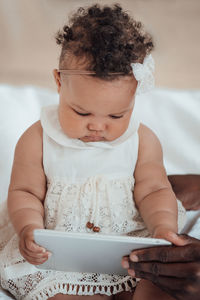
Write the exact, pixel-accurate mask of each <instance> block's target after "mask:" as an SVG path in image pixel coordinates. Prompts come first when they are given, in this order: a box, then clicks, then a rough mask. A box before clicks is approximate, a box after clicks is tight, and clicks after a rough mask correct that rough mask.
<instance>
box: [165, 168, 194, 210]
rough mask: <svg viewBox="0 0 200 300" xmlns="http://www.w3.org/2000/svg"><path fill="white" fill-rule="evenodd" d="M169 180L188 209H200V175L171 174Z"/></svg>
mask: <svg viewBox="0 0 200 300" xmlns="http://www.w3.org/2000/svg"><path fill="white" fill-rule="evenodd" d="M168 180H169V182H170V183H171V186H172V189H173V191H174V193H175V194H176V197H177V198H178V199H179V200H180V201H181V202H182V204H183V206H184V207H185V209H186V210H199V209H200V175H193V174H186V175H169V176H168Z"/></svg>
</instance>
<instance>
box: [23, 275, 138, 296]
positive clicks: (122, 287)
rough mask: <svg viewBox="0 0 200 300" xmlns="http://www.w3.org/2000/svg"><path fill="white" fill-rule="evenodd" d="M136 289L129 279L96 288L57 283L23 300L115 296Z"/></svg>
mask: <svg viewBox="0 0 200 300" xmlns="http://www.w3.org/2000/svg"><path fill="white" fill-rule="evenodd" d="M135 287H136V280H135V279H133V278H130V279H129V280H128V281H126V282H123V283H120V284H116V285H113V286H103V285H101V286H97V285H81V284H79V285H77V284H73V285H72V284H66V283H64V282H61V283H57V284H55V285H53V286H52V287H48V288H44V289H43V290H42V291H40V292H39V294H37V295H34V294H35V291H34V293H33V294H32V293H30V294H29V295H28V296H26V297H25V298H24V300H30V298H31V299H32V300H44V299H48V298H49V297H53V296H55V295H56V294H58V293H61V294H64V295H78V296H93V295H95V294H101V295H107V296H111V295H115V294H117V293H120V292H123V291H127V292H131V291H133V290H134V288H135Z"/></svg>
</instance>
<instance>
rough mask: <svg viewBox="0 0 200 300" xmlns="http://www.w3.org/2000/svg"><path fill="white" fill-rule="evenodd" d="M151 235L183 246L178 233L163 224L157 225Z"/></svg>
mask: <svg viewBox="0 0 200 300" xmlns="http://www.w3.org/2000/svg"><path fill="white" fill-rule="evenodd" d="M152 237H153V238H157V239H165V240H167V241H169V242H171V243H172V244H174V245H176V246H184V242H183V240H182V239H181V238H180V237H179V235H178V234H177V233H176V232H174V231H173V230H172V228H168V227H165V226H157V227H156V228H155V230H154V232H153V236H152Z"/></svg>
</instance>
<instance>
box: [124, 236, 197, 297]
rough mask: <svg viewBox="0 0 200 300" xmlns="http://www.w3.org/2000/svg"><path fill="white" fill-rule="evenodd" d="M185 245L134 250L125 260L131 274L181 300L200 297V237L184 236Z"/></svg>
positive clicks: (125, 265) (125, 266)
mask: <svg viewBox="0 0 200 300" xmlns="http://www.w3.org/2000/svg"><path fill="white" fill-rule="evenodd" d="M180 237H181V238H182V239H183V241H184V246H174V245H173V246H160V247H153V248H146V249H142V250H136V251H133V252H132V253H131V254H130V256H129V257H124V258H123V259H122V266H123V267H124V268H126V269H129V270H128V273H129V275H131V276H135V277H137V278H143V279H147V280H150V281H152V282H153V283H154V284H155V285H156V286H158V287H159V288H161V289H162V290H163V291H165V292H166V293H168V294H169V295H171V296H172V297H174V298H175V299H177V300H199V299H200V240H197V239H194V238H192V237H189V236H187V235H180Z"/></svg>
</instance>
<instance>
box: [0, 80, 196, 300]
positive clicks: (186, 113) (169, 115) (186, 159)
mask: <svg viewBox="0 0 200 300" xmlns="http://www.w3.org/2000/svg"><path fill="white" fill-rule="evenodd" d="M55 103H58V95H57V93H55V92H53V91H51V90H47V89H42V88H38V87H33V86H22V87H14V86H9V85H0V138H1V139H0V178H1V180H0V201H3V200H5V199H6V196H7V189H8V185H9V178H10V172H11V166H12V160H13V154H14V148H15V145H16V142H17V140H18V138H19V137H20V135H21V134H22V133H23V132H24V130H25V129H26V128H28V127H29V126H30V125H31V124H32V123H33V122H35V121H37V120H38V119H39V115H40V109H41V107H42V106H44V105H48V104H55ZM135 113H137V114H139V116H140V119H141V120H142V122H143V123H145V124H146V125H147V126H149V127H150V128H152V129H153V130H154V132H155V133H156V134H157V135H158V137H159V139H160V141H161V144H162V146H163V153H164V163H165V167H166V170H167V173H168V174H185V173H195V174H200V130H199V127H200V90H196V91H192V90H191V91H189V90H169V89H155V90H154V91H153V92H151V93H150V94H144V95H141V96H139V97H138V98H137V99H136V106H135ZM187 215H188V223H187V224H186V226H185V232H187V233H190V234H191V235H192V236H194V237H197V238H200V211H198V212H188V213H187ZM6 299H7V300H8V299H12V298H10V297H8V296H6V294H5V293H4V292H1V291H0V300H6Z"/></svg>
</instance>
